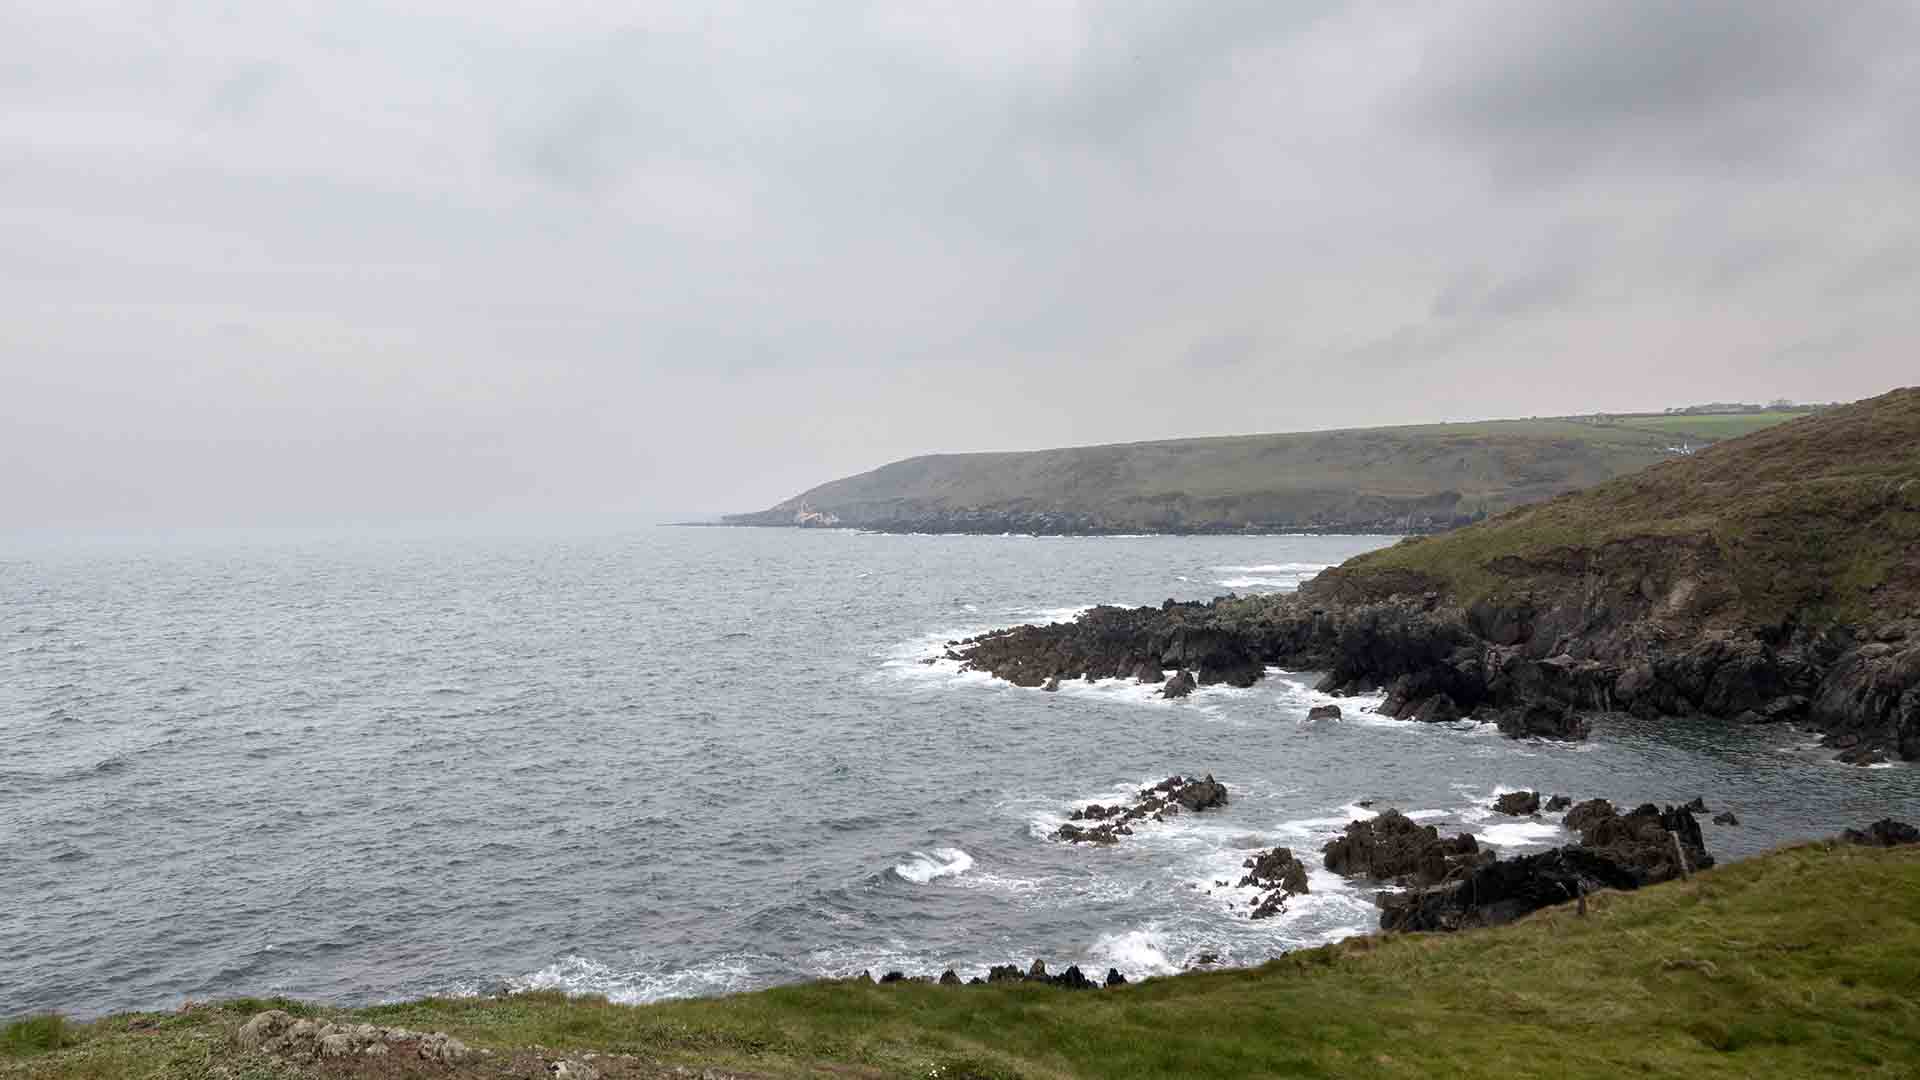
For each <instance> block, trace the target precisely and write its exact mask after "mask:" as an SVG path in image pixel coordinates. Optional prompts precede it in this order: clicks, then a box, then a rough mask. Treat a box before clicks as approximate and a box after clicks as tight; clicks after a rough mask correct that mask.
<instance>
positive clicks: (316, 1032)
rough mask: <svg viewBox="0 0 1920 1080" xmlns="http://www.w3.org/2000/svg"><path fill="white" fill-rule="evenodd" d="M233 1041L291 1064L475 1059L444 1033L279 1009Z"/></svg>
mask: <svg viewBox="0 0 1920 1080" xmlns="http://www.w3.org/2000/svg"><path fill="white" fill-rule="evenodd" d="M235 1038H236V1039H237V1040H238V1041H239V1044H240V1048H241V1049H243V1050H250V1051H255V1052H258V1053H262V1054H268V1055H271V1056H273V1057H279V1058H286V1059H288V1060H293V1061H311V1060H316V1059H321V1058H351V1057H385V1056H387V1055H389V1054H404V1055H407V1056H411V1057H416V1058H419V1059H421V1060H423V1061H430V1062H434V1063H437V1064H441V1065H455V1064H459V1063H460V1062H463V1061H466V1060H468V1059H470V1058H472V1057H473V1056H474V1053H473V1051H472V1050H469V1049H468V1048H467V1045H466V1044H465V1043H463V1042H461V1041H460V1040H459V1039H456V1038H454V1037H452V1036H450V1035H448V1034H446V1033H445V1032H439V1031H409V1030H407V1029H406V1028H384V1027H377V1026H375V1025H373V1024H336V1023H333V1022H332V1021H327V1020H309V1019H295V1018H294V1017H293V1016H292V1015H290V1014H288V1013H285V1012H282V1011H281V1010H279V1009H269V1010H268V1011H266V1012H261V1013H255V1014H254V1015H253V1017H252V1018H250V1019H249V1020H248V1021H247V1022H246V1023H245V1024H243V1025H241V1027H240V1030H239V1032H238V1033H237V1034H236V1036H235Z"/></svg>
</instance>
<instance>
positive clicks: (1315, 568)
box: [1208, 562, 1333, 574]
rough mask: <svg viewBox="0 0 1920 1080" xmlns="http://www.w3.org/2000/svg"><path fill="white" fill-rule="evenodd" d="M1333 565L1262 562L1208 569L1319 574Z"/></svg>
mask: <svg viewBox="0 0 1920 1080" xmlns="http://www.w3.org/2000/svg"><path fill="white" fill-rule="evenodd" d="M1332 566H1333V564H1332V563H1317V562H1285V563H1262V564H1260V565H1259V566H1214V567H1209V568H1208V569H1210V570H1212V571H1213V572H1214V573H1216V574H1317V573H1319V572H1320V571H1322V570H1326V569H1328V568H1330V567H1332Z"/></svg>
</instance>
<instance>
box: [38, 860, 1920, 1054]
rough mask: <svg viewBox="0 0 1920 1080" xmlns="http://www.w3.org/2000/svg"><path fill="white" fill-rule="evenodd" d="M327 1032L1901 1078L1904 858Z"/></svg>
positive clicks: (1914, 939) (1914, 990)
mask: <svg viewBox="0 0 1920 1080" xmlns="http://www.w3.org/2000/svg"><path fill="white" fill-rule="evenodd" d="M259 1004H262V1003H259V1002H249V1003H245V1005H244V1006H242V1007H239V1008H221V1007H200V1008H195V1009H191V1010H188V1011H186V1012H182V1013H177V1014H166V1015H164V1016H149V1017H113V1018H109V1019H106V1020H102V1021H99V1022H97V1023H94V1024H90V1025H85V1026H84V1027H82V1028H81V1029H80V1035H81V1036H82V1038H81V1041H80V1043H79V1045H77V1046H74V1047H71V1048H68V1049H65V1050H61V1051H57V1052H53V1053H47V1054H42V1055H39V1056H37V1057H32V1058H26V1059H20V1060H17V1061H13V1062H0V1077H8V1078H11V1077H48V1078H56V1077H57V1078H68V1077H71V1078H80V1077H106V1076H131V1077H141V1076H153V1077H174V1076H183V1077H184V1076H202V1075H243V1076H244V1075H270V1073H269V1072H262V1071H260V1070H265V1069H270V1068H271V1067H272V1065H271V1063H270V1062H267V1061H266V1060H265V1059H260V1058H252V1059H244V1058H241V1057H239V1056H238V1055H237V1052H236V1051H234V1050H233V1049H232V1047H231V1032H232V1030H233V1029H234V1028H235V1027H237V1025H238V1024H239V1023H241V1022H242V1021H243V1020H244V1019H245V1017H246V1015H248V1014H249V1013H250V1012H251V1011H252V1009H253V1008H254V1007H255V1006H257V1005H259ZM344 1015H347V1016H350V1017H352V1018H355V1019H368V1020H371V1021H374V1022H376V1023H382V1024H387V1025H393V1024H402V1025H405V1026H407V1027H412V1028H417V1029H420V1028H424V1029H438V1030H444V1031H448V1032H450V1033H452V1034H454V1035H457V1036H458V1037H460V1038H461V1039H463V1040H465V1041H467V1042H468V1043H469V1044H471V1045H474V1046H480V1047H490V1048H494V1049H495V1050H496V1052H497V1054H496V1059H497V1058H498V1057H500V1056H503V1055H504V1054H505V1053H506V1052H507V1051H510V1050H512V1049H513V1048H516V1047H527V1046H533V1045H539V1046H542V1047H547V1048H550V1052H556V1053H557V1052H562V1051H567V1052H579V1051H587V1050H593V1051H597V1052H601V1053H631V1054H636V1055H638V1056H639V1057H640V1058H641V1059H644V1060H645V1061H647V1062H651V1063H656V1064H658V1065H661V1066H670V1065H687V1066H715V1067H721V1068H739V1069H744V1070H748V1071H751V1072H753V1073H755V1074H764V1075H776V1076H784V1075H823V1074H830V1075H839V1076H928V1075H930V1074H932V1073H933V1071H934V1070H936V1069H937V1070H939V1071H940V1075H945V1076H968V1075H971V1076H1003V1077H1014V1076H1020V1077H1034V1078H1041V1077H1080V1076H1087V1077H1093V1076H1102V1077H1159V1076H1169V1075H1190V1076H1219V1077H1238V1076H1382V1077H1475V1076H1489V1077H1509V1076H1564V1077H1617V1076H1624V1075H1636V1076H1674V1077H1688V1078H1700V1077H1723V1076H1724V1077H1736V1076H1889V1077H1891V1076H1913V1075H1916V1072H1920V849H1913V848H1909V849H1896V850H1891V851H1888V850H1870V849H1865V848H1853V847H1840V846H1828V845H1811V846H1804V847H1799V848H1792V849H1787V850H1783V851H1778V852H1775V853H1772V854H1770V855H1767V856H1763V857H1760V858H1756V859H1751V860H1746V861H1742V862H1737V863H1732V864H1729V865H1727V866H1723V867H1720V868H1718V869H1715V870H1712V871H1708V872H1705V873H1701V874H1697V875H1695V876H1694V878H1693V879H1692V880H1691V881H1687V882H1679V883H1673V884H1669V885H1663V886H1659V887H1656V888H1653V889H1648V890H1644V891H1642V892H1638V893H1630V894H1602V895H1600V896H1598V897H1595V898H1593V899H1592V900H1591V901H1590V904H1589V912H1588V914H1587V915H1586V916H1585V917H1578V916H1576V914H1575V913H1574V912H1573V911H1572V910H1570V909H1566V908H1558V909H1551V910H1549V911H1546V912H1542V913H1539V914H1537V915H1535V916H1534V917H1532V918H1530V919H1527V920H1524V921H1522V922H1521V923H1518V924H1515V925H1513V926H1509V927H1503V928H1500V929H1497V930H1492V931H1485V932H1478V933H1468V934H1460V935H1454V936H1440V935H1390V936H1384V937H1373V938H1359V939H1354V940H1351V941H1348V942H1345V943H1342V944H1340V945H1337V946H1329V947H1326V948H1321V949H1313V950H1307V951H1303V952H1296V953H1292V954H1289V955H1287V956H1285V957H1282V958H1279V959H1277V960H1275V961H1272V962H1270V963H1268V964H1266V965H1264V966H1262V967H1259V968H1252V969H1244V970H1235V971H1222V972H1211V973H1197V974H1188V975H1183V976H1179V977H1176V978H1164V979H1153V980H1148V981H1146V982H1142V983H1138V984H1135V985H1133V986H1129V987H1126V988H1123V989H1120V990H1116V991H1107V992H1101V993H1074V992H1070V991H1063V990H1057V989H1053V988H1050V987H1027V986H995V987H972V988H960V989H954V988H943V987H937V986H924V985H896V986H873V985H868V984H865V983H816V984H809V985H802V986H792V987H785V988H781V989H776V990H770V991H766V992H762V993H756V994H743V995H738V996H734V997H727V998H719V999H712V1000H704V1001H682V1002H671V1003H663V1004H657V1005H651V1006H643V1007H629V1006H621V1005H613V1004H609V1003H607V1002H606V1001H604V1000H602V999H575V1000H568V999H566V998H564V997H561V996H559V995H556V994H524V995H516V996H512V997H508V998H504V999H497V1000H493V999H487V1000H482V999H429V1000H424V1001H416V1002H411V1003H407V1004H403V1005H390V1006H380V1007H375V1008H369V1009H361V1010H350V1011H347V1012H346V1013H345V1014H344ZM196 1070H198V1071H196ZM244 1070H253V1072H251V1073H249V1072H246V1071H244ZM467 1075H475V1076H479V1075H495V1074H494V1073H488V1072H484V1071H481V1072H472V1073H469V1074H467Z"/></svg>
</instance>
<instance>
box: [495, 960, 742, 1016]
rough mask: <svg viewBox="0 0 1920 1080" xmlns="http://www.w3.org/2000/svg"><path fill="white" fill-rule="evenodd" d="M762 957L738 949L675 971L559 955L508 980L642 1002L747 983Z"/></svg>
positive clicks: (521, 986)
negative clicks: (621, 967)
mask: <svg viewBox="0 0 1920 1080" xmlns="http://www.w3.org/2000/svg"><path fill="white" fill-rule="evenodd" d="M767 959H768V958H766V957H760V956H754V955H751V954H745V953H739V954H733V955H730V956H723V957H719V958H717V959H714V960H710V961H707V962H706V963H703V964H696V965H694V966H692V967H688V968H681V969H679V970H675V971H664V970H663V971H647V970H629V971H622V970H619V969H617V968H614V967H612V966H610V965H608V964H605V963H603V962H601V961H598V960H595V959H592V958H591V957H586V956H580V955H577V954H574V955H568V956H563V957H561V958H560V959H558V960H556V961H554V962H553V963H551V964H549V965H547V966H546V967H543V968H541V969H540V970H538V971H535V972H530V973H528V974H526V975H522V976H520V977H519V978H517V979H509V980H508V982H507V985H508V986H509V987H510V988H511V989H514V990H559V991H561V992H563V993H566V994H572V995H578V994H605V995H606V997H607V1000H609V1001H612V1002H615V1003H617V1004H621V1005H644V1004H646V1003H648V1002H651V1001H662V1000H666V999H668V998H685V997H708V996H712V995H715V994H725V993H730V992H733V991H735V990H740V989H743V988H745V987H747V986H749V985H751V983H752V979H753V962H754V961H755V960H762V961H764V960H767Z"/></svg>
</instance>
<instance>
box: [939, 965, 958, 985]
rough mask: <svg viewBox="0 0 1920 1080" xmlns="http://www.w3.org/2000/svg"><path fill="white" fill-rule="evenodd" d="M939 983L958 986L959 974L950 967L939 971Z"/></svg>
mask: <svg viewBox="0 0 1920 1080" xmlns="http://www.w3.org/2000/svg"><path fill="white" fill-rule="evenodd" d="M940 985H941V986H959V985H960V976H959V975H958V974H956V973H955V972H954V970H953V969H952V968H948V969H947V970H945V971H943V972H941V973H940Z"/></svg>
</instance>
